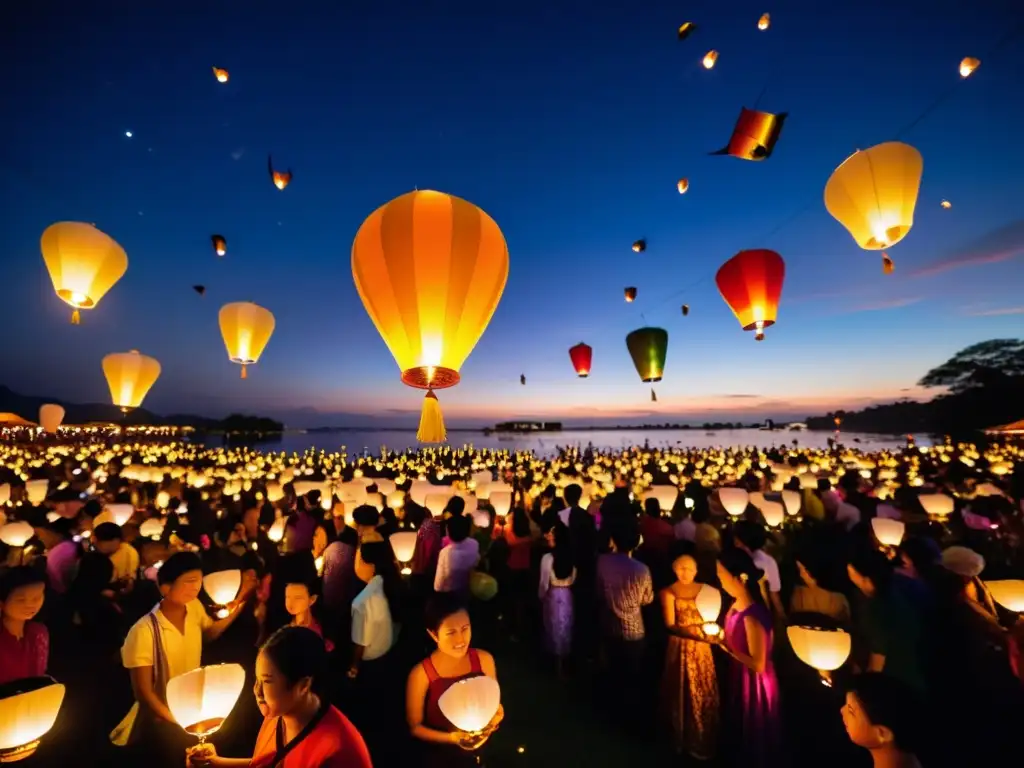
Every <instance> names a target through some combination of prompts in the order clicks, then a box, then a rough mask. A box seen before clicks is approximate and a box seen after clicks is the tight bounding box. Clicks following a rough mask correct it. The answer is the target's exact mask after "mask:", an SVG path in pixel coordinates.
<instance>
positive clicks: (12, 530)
mask: <svg viewBox="0 0 1024 768" xmlns="http://www.w3.org/2000/svg"><path fill="white" fill-rule="evenodd" d="M35 535H36V532H35V529H34V528H33V527H32V526H31V524H29V523H27V522H25V521H24V520H15V521H14V522H13V523H7V524H5V525H2V526H0V541H2V542H3V543H4V544H6V545H7V546H8V547H24V546H25V545H26V544H28V541H29V539H31V538H32V537H33V536H35Z"/></svg>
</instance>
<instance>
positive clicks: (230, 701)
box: [167, 664, 245, 744]
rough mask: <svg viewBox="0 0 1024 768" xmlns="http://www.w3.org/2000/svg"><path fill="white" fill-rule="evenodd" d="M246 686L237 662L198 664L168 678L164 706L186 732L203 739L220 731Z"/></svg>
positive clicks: (243, 671) (200, 741) (201, 741)
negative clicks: (165, 703) (206, 665)
mask: <svg viewBox="0 0 1024 768" xmlns="http://www.w3.org/2000/svg"><path fill="white" fill-rule="evenodd" d="M243 687H245V670H244V669H242V666H241V665H240V664H215V665H213V666H209V667H200V668H199V669H194V670H192V671H191V672H186V673H185V674H183V675H177V676H176V677H172V678H171V679H170V680H168V681H167V708H168V709H169V710H171V714H172V715H174V719H175V720H176V721H177V723H178V725H180V726H181V727H182V728H184V729H185V733H188V734H190V735H192V736H197V737H199V743H200V744H202V743H203V742H205V741H206V738H207V737H208V736H210V735H211V734H213V733H216V732H217V731H218V730H220V727H221V725H223V724H224V721H225V720H226V719H227V717H228V715H230V714H231V710H232V709H234V706H235V702H236V701H238V696H239V694H241V692H242V688H243Z"/></svg>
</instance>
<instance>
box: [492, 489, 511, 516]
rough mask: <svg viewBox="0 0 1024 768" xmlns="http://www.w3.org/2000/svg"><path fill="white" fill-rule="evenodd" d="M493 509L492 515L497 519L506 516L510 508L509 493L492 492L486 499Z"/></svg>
mask: <svg viewBox="0 0 1024 768" xmlns="http://www.w3.org/2000/svg"><path fill="white" fill-rule="evenodd" d="M487 500H488V501H489V502H490V504H491V506H492V507H494V514H495V515H497V516H498V517H506V516H508V513H509V510H510V509H511V508H512V494H511V492H509V491H492V492H491V494H490V496H489V497H488V499H487Z"/></svg>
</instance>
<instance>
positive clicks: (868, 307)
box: [846, 296, 924, 314]
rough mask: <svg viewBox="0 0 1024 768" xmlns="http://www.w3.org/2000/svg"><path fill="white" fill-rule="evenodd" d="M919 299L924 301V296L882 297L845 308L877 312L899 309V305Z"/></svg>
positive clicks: (918, 300) (907, 304) (852, 310)
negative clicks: (879, 299) (878, 299)
mask: <svg viewBox="0 0 1024 768" xmlns="http://www.w3.org/2000/svg"><path fill="white" fill-rule="evenodd" d="M921 301H924V296H911V297H905V298H900V299H882V300H881V301H873V302H871V303H869V304H861V305H860V306H857V307H851V308H850V309H848V310H846V313H848V314H852V313H854V312H879V311H881V310H884V309H899V308H900V307H909V306H910V305H912V304H917V303H918V302H921Z"/></svg>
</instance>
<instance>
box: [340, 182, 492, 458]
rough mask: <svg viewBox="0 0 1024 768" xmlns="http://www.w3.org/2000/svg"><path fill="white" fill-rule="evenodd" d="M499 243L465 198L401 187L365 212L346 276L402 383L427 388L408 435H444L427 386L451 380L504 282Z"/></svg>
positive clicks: (431, 439) (428, 439) (487, 220)
mask: <svg viewBox="0 0 1024 768" xmlns="http://www.w3.org/2000/svg"><path fill="white" fill-rule="evenodd" d="M508 268H509V259H508V246H507V245H506V244H505V237H504V235H502V233H501V229H499V228H498V225H497V224H496V223H495V221H494V219H492V218H491V217H490V216H488V215H487V214H486V213H484V211H482V210H480V209H479V208H477V207H476V206H475V205H473V204H472V203H469V202H467V201H466V200H462V199H461V198H458V197H454V196H452V195H447V194H444V193H442V192H434V191H431V190H424V191H416V192H408V193H406V194H404V195H401V196H400V197H397V198H395V199H394V200H392V201H391V202H389V203H386V204H385V205H383V206H381V207H380V208H378V209H377V210H376V211H374V212H373V213H371V214H370V215H369V217H367V219H366V221H364V222H363V224H362V226H360V227H359V231H358V232H357V233H356V237H355V240H354V241H353V243H352V277H353V279H354V280H355V285H356V290H357V291H358V292H359V297H360V298H361V299H362V301H363V306H364V307H365V308H366V313H367V314H368V315H369V316H370V319H371V320H373V324H374V325H375V326H376V327H377V331H378V332H379V333H380V335H381V337H382V338H383V339H384V343H385V344H386V345H387V347H388V349H389V350H390V351H391V354H392V355H393V356H394V358H395V362H397V363H398V367H399V369H400V370H401V372H402V381H403V383H405V384H406V385H408V386H410V387H416V388H418V389H425V390H427V396H426V397H425V398H424V403H423V412H422V415H421V417H420V428H419V431H418V432H417V439H418V440H420V441H421V442H425V443H439V442H443V441H444V440H445V439H446V436H447V435H446V431H445V427H444V417H443V415H442V413H441V407H440V405H439V404H438V402H437V397H436V395H434V393H433V391H434V390H435V389H444V388H446V387H453V386H455V385H456V384H458V383H459V380H460V374H459V369H460V368H461V367H462V365H463V364H464V363H465V362H466V359H467V358H468V357H469V355H470V353H471V352H472V351H473V348H474V347H475V346H476V344H477V342H478V341H479V340H480V337H481V336H482V335H483V333H484V330H485V329H486V328H487V325H488V323H489V322H490V320H491V316H492V315H493V314H494V310H495V309H497V307H498V302H499V301H500V299H501V294H502V292H503V291H504V290H505V283H506V281H507V280H508Z"/></svg>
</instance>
